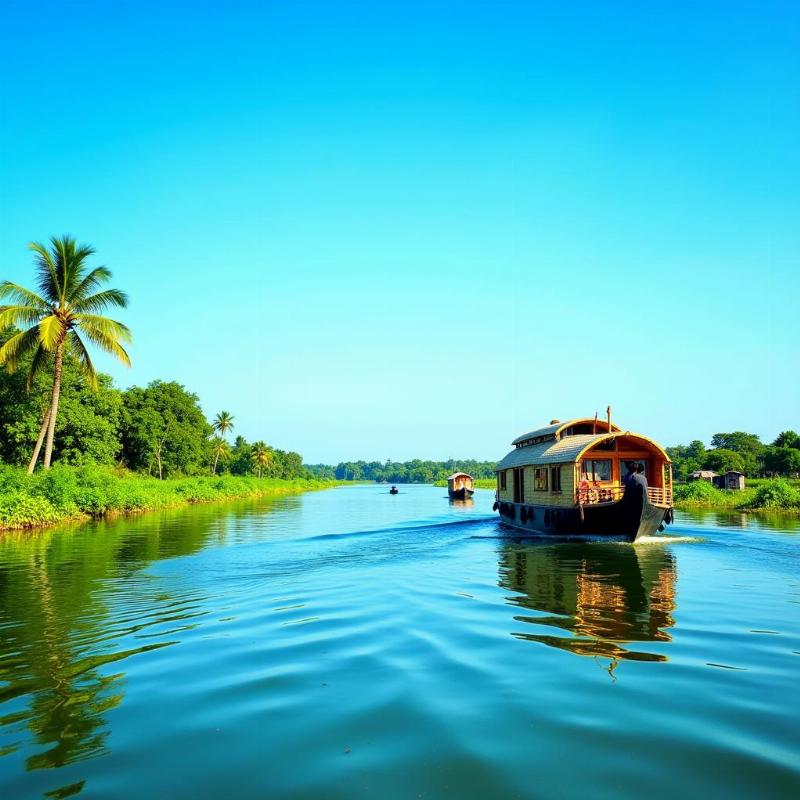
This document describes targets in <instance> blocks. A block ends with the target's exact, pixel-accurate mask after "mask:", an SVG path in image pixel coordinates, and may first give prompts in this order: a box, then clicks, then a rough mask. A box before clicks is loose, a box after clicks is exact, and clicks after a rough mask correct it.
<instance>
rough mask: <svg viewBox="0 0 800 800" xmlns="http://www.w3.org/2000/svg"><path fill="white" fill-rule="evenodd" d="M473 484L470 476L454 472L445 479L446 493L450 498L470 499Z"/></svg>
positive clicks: (473, 487)
mask: <svg viewBox="0 0 800 800" xmlns="http://www.w3.org/2000/svg"><path fill="white" fill-rule="evenodd" d="M474 484H475V482H474V481H473V479H472V475H468V474H467V473H466V472H454V473H453V474H452V475H451V476H450V477H449V478H448V479H447V492H448V494H449V495H450V497H451V498H462V499H464V498H467V497H471V496H472V494H473V492H474V489H475V485H474Z"/></svg>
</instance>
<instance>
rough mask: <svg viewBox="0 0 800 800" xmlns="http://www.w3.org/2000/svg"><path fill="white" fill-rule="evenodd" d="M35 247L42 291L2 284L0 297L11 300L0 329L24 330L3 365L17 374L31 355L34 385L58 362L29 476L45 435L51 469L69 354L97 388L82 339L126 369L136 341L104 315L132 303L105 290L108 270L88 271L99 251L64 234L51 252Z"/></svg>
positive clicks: (7, 347)
mask: <svg viewBox="0 0 800 800" xmlns="http://www.w3.org/2000/svg"><path fill="white" fill-rule="evenodd" d="M30 249H31V250H32V251H33V252H34V253H35V254H36V278H37V283H38V286H39V292H40V293H37V292H34V291H31V290H29V289H26V288H24V287H23V286H20V285H19V284H16V283H12V282H10V281H3V282H2V283H0V299H2V298H8V299H10V300H11V301H12V304H11V305H3V306H0V330H2V329H3V328H6V327H8V326H10V325H15V326H23V327H24V328H25V330H21V331H20V332H19V333H16V334H14V335H13V336H11V337H10V338H9V339H8V340H7V341H6V342H5V344H4V345H3V346H2V348H0V365H5V366H6V368H7V369H8V370H9V372H14V371H15V370H16V369H17V367H18V366H19V365H20V362H21V359H22V358H23V356H24V355H26V354H29V353H32V354H33V358H32V360H31V362H30V367H29V372H28V386H29V387H30V386H31V384H32V383H33V381H34V379H35V378H36V375H37V373H38V372H39V371H40V370H41V369H43V368H44V366H45V365H46V364H48V363H49V362H50V360H51V359H52V362H53V384H52V391H51V398H50V404H49V407H48V408H47V409H46V410H45V412H44V413H43V415H42V420H41V426H40V429H39V436H38V438H37V440H36V444H35V446H34V449H33V454H32V456H31V460H30V463H29V465H28V472H33V470H34V467H35V466H36V462H37V460H38V458H39V452H40V450H41V447H42V440H43V439H44V437H45V432H46V435H47V442H46V444H45V451H44V468H45V469H49V468H50V462H51V459H52V456H53V439H54V436H55V429H56V418H57V416H58V404H59V398H60V394H61V384H62V373H63V368H64V357H65V355H66V354H67V353H71V354H72V355H73V356H74V357H75V359H76V361H77V363H78V365H79V366H80V369H81V370H82V371H83V373H84V376H85V378H86V381H87V382H88V384H89V385H90V386H92V387H96V386H97V383H98V380H97V373H96V372H95V369H94V365H93V364H92V360H91V358H90V356H89V351H88V350H87V349H86V345H85V343H84V341H83V338H81V337H82V335H83V336H84V337H85V338H86V339H87V340H88V341H89V342H91V343H92V344H94V345H95V346H97V347H99V348H100V349H101V350H104V351H105V352H107V353H110V354H111V355H113V356H115V357H116V358H117V359H119V360H120V361H121V362H122V363H123V364H125V365H126V366H130V358H129V357H128V354H127V352H126V351H125V349H124V347H123V346H122V345H123V343H126V342H129V341H130V338H131V337H130V331H129V330H128V328H127V327H126V326H125V325H123V324H122V323H121V322H117V321H116V320H112V319H109V318H108V317H105V316H102V313H101V312H103V311H105V310H106V309H107V308H109V307H111V306H116V307H118V308H124V307H125V306H126V305H127V303H128V299H127V296H126V295H125V293H124V292H121V291H119V290H118V289H101V287H102V285H103V284H104V283H106V282H107V281H108V280H110V278H111V272H110V271H109V270H108V269H107V268H106V267H95V268H94V269H90V268H89V266H88V264H87V260H88V258H89V257H90V256H91V255H93V254H94V248H92V247H91V246H90V245H81V246H79V245H77V244H76V242H75V240H74V239H73V238H71V237H70V236H62V237H60V238H58V237H53V238H51V240H50V248H49V249H48V248H47V247H46V246H45V245H43V244H39V243H37V242H32V243H31V244H30Z"/></svg>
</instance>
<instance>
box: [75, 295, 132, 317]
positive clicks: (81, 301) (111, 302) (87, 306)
mask: <svg viewBox="0 0 800 800" xmlns="http://www.w3.org/2000/svg"><path fill="white" fill-rule="evenodd" d="M127 305H128V295H127V294H125V292H121V291H120V290H119V289H105V290H104V291H102V292H97V293H95V294H91V295H89V296H88V297H79V298H78V299H77V300H76V301H75V308H76V310H77V311H79V312H80V313H88V314H92V313H94V312H96V311H103V310H105V309H106V308H108V307H109V306H117V307H118V308H125V307H126V306H127Z"/></svg>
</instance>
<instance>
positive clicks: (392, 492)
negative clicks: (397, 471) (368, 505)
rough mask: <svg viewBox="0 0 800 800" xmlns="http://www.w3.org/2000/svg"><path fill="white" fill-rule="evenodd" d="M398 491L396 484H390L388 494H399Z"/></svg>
mask: <svg viewBox="0 0 800 800" xmlns="http://www.w3.org/2000/svg"><path fill="white" fill-rule="evenodd" d="M399 493H400V492H399V490H398V488H397V487H396V486H392V488H391V489H389V494H399Z"/></svg>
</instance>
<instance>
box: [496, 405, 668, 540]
mask: <svg viewBox="0 0 800 800" xmlns="http://www.w3.org/2000/svg"><path fill="white" fill-rule="evenodd" d="M512 445H513V447H514V449H513V450H512V451H511V452H510V453H508V455H506V456H505V458H503V460H502V461H500V462H499V463H498V464H497V468H496V471H497V500H496V503H495V510H496V511H499V513H500V519H501V520H502V521H503V522H504V523H505V524H507V525H511V526H513V527H514V528H518V529H520V530H523V531H527V532H530V533H534V534H537V535H541V534H547V535H555V536H564V537H574V536H577V537H581V538H583V537H585V538H592V537H601V538H615V539H623V540H625V541H629V542H633V541H636V539H639V538H641V537H643V536H650V535H652V534H654V533H655V532H656V531H658V530H663V526H664V525H665V524H669V523H670V522H672V514H673V511H672V463H671V461H670V458H669V456H668V455H667V453H666V451H665V450H664V448H663V447H661V445H659V444H656V442H654V441H653V440H652V439H649V438H648V437H646V436H642V435H641V434H638V433H631V432H630V431H623V430H622V429H621V428H619V427H618V426H617V425H614V424H612V423H611V418H610V413H609V419H608V421H605V420H598V419H597V418H596V417H595V418H593V419H592V418H586V419H573V420H570V421H569V422H559V421H558V420H553V421H552V422H551V423H550V424H549V425H547V426H546V427H544V428H539V429H538V430H535V431H530V432H529V433H525V434H523V435H522V436H518V437H517V438H516V439H514V441H513V442H512ZM634 473H638V474H636V477H635V478H634V479H631V476H632V474H634Z"/></svg>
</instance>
